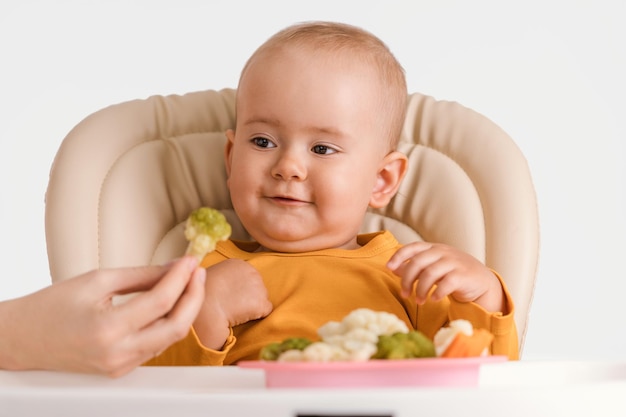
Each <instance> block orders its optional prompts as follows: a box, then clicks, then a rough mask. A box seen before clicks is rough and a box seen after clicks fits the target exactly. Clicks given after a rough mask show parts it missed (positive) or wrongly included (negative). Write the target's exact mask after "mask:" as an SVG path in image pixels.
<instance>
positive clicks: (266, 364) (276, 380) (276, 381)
mask: <svg viewBox="0 0 626 417" xmlns="http://www.w3.org/2000/svg"><path fill="white" fill-rule="evenodd" d="M506 360H507V357H506V356H483V357H474V358H423V359H402V360H382V359H375V360H369V361H367V362H273V361H242V362H239V363H238V366H239V367H241V368H254V369H263V370H264V371H265V384H266V386H267V387H269V388H312V387H344V388H349V387H402V386H404V387H406V386H457V387H458V386H465V387H467V386H476V385H478V378H479V373H480V366H481V365H483V364H488V363H495V362H504V361H506Z"/></svg>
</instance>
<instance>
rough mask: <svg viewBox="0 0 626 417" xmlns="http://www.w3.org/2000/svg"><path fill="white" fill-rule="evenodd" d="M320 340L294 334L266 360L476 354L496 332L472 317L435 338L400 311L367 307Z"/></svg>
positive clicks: (322, 332) (271, 348) (268, 349)
mask: <svg viewBox="0 0 626 417" xmlns="http://www.w3.org/2000/svg"><path fill="white" fill-rule="evenodd" d="M317 333H318V335H319V336H320V340H319V341H312V340H309V339H307V338H302V337H291V338H287V339H285V340H283V341H282V342H275V343H270V344H269V345H266V346H265V347H263V349H261V352H260V354H259V359H260V360H265V361H279V362H332V361H368V360H370V359H412V358H428V357H456V358H459V357H461V358H462V357H470V356H481V355H487V354H488V353H489V346H490V344H491V341H492V340H493V335H492V334H491V333H490V332H488V331H487V330H484V329H474V328H473V326H472V324H471V323H470V322H469V321H467V320H453V321H451V322H450V325H449V326H448V327H444V328H442V329H440V330H439V331H438V332H437V334H436V335H435V337H434V339H433V340H431V339H429V338H428V337H427V336H426V335H424V334H423V333H421V332H420V331H418V330H410V329H409V328H408V327H407V325H406V323H404V322H403V321H402V320H400V319H399V318H398V317H397V316H395V315H394V314H391V313H388V312H384V311H373V310H370V309H367V308H359V309H356V310H353V311H352V312H350V313H349V314H348V315H346V316H345V317H344V318H343V319H342V321H340V322H337V321H329V322H328V323H326V324H324V325H322V326H321V327H320V328H319V329H318V331H317Z"/></svg>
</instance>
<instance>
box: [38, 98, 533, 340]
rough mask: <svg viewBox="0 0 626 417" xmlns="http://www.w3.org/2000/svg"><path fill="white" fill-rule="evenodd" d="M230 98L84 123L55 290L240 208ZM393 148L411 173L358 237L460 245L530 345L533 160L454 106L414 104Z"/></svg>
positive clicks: (177, 243) (57, 237)
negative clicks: (234, 192) (233, 178)
mask: <svg viewBox="0 0 626 417" xmlns="http://www.w3.org/2000/svg"><path fill="white" fill-rule="evenodd" d="M234 102H235V91H234V90H232V89H224V90H221V91H201V92H193V93H189V94H185V95H182V96H180V95H171V96H153V97H150V98H148V99H145V100H134V101H129V102H125V103H120V104H117V105H113V106H110V107H107V108H105V109H102V110H100V111H98V112H96V113H94V114H92V115H90V116H88V117H87V118H86V119H85V120H84V121H82V122H81V123H79V124H78V125H77V126H76V127H75V128H74V129H73V130H72V131H71V132H70V133H69V134H68V135H67V137H66V138H65V140H64V141H63V143H62V145H61V147H60V149H59V151H58V154H57V156H56V158H55V161H54V164H53V166H52V170H51V174H50V182H49V186H48V191H47V197H46V237H47V246H48V256H49V264H50V271H51V275H52V280H53V281H59V280H63V279H66V278H69V277H72V276H75V275H78V274H80V273H82V272H85V271H88V270H91V269H95V268H104V267H119V266H134V265H143V264H148V263H161V262H166V261H167V260H169V259H172V258H174V257H177V256H180V255H181V254H182V253H183V251H184V248H185V246H186V242H185V240H184V237H183V235H182V225H183V222H184V221H185V219H186V218H187V216H188V215H189V213H190V212H191V211H192V210H193V209H195V208H197V207H200V206H211V207H214V208H217V209H220V210H223V211H224V212H225V214H226V215H227V216H228V218H229V221H230V222H231V224H232V225H233V230H234V232H233V237H235V238H238V239H247V238H248V235H247V233H246V231H245V230H244V229H243V228H242V226H241V225H240V223H239V221H238V219H237V218H236V216H235V215H234V212H233V211H232V205H231V202H230V198H229V193H228V189H227V187H226V181H225V180H226V174H225V170H224V163H223V148H224V143H225V140H226V139H225V136H224V133H223V132H224V131H225V130H226V129H228V128H232V127H234V123H235V119H234ZM408 106H409V107H408V113H407V119H406V123H405V126H404V131H403V134H402V139H401V143H400V145H399V150H401V151H402V152H404V153H405V154H406V155H407V156H408V158H409V161H410V162H409V172H408V174H407V177H406V179H405V180H404V182H403V184H402V186H401V188H400V191H399V193H398V195H397V196H396V197H395V198H394V200H392V202H391V204H390V205H389V206H388V207H386V208H384V209H380V210H376V211H372V212H371V213H369V214H368V216H367V219H366V221H365V224H364V225H363V229H362V231H364V232H365V231H374V230H380V229H382V228H387V229H389V230H391V231H392V232H393V233H394V234H395V235H396V236H397V237H398V239H399V240H400V241H401V242H410V241H413V240H416V239H423V240H426V241H432V242H444V243H447V244H450V245H453V246H456V247H458V248H460V249H463V250H465V251H467V252H469V253H471V254H472V255H474V256H475V257H477V258H478V259H480V260H481V261H484V262H485V263H486V265H488V266H489V267H491V268H493V269H495V270H497V271H498V272H499V273H500V274H501V275H502V276H503V277H504V280H505V281H506V283H507V285H508V286H509V288H510V290H511V293H512V294H513V298H514V299H515V302H516V307H517V311H516V321H517V324H518V329H519V332H520V346H521V345H522V344H523V336H524V334H525V329H526V322H527V316H528V311H529V308H530V303H531V299H532V293H533V289H534V281H535V275H536V268H537V262H538V249H539V227H538V218H537V207H536V199H535V192H534V188H533V184H532V180H531V177H530V174H529V170H528V166H527V163H526V160H525V158H524V157H523V155H522V153H521V152H520V150H519V149H518V148H517V146H516V145H515V143H514V142H513V141H512V140H511V138H510V137H509V136H508V135H507V134H506V133H505V132H503V131H502V130H501V129H500V128H499V127H498V126H496V125H495V124H494V123H493V122H491V121H490V120H488V119H487V118H485V117H483V116H482V115H480V114H478V113H477V112H475V111H473V110H470V109H468V108H466V107H463V106H461V105H460V104H458V103H455V102H448V101H437V100H435V99H433V98H432V97H428V96H425V95H422V94H412V95H411V96H410V99H409V104H408Z"/></svg>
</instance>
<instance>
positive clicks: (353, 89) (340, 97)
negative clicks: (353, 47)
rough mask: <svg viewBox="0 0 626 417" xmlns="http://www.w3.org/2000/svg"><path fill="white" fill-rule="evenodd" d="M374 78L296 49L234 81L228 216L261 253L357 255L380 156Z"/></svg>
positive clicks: (383, 146) (257, 65)
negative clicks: (231, 211) (232, 213)
mask: <svg viewBox="0 0 626 417" xmlns="http://www.w3.org/2000/svg"><path fill="white" fill-rule="evenodd" d="M377 85H378V83H377V81H376V79H375V76H374V72H373V71H371V72H370V71H369V70H363V69H359V68H358V67H357V66H355V65H347V64H345V63H344V64H341V63H338V62H337V61H336V60H327V59H320V58H319V57H318V58H312V57H311V54H310V53H309V54H307V53H305V52H303V51H300V50H297V49H293V48H292V49H289V50H288V51H284V52H281V53H280V54H279V55H276V54H274V55H272V56H271V57H264V58H260V59H258V60H257V61H255V62H254V63H253V65H252V66H251V67H249V69H248V71H247V72H246V74H245V75H244V77H243V79H242V82H241V83H240V86H239V90H238V99H237V100H238V101H237V126H236V130H235V132H229V134H228V137H229V142H228V144H227V148H226V159H227V169H228V171H229V179H228V185H229V189H230V192H231V199H232V202H233V205H234V208H235V210H236V212H237V214H238V216H239V218H240V219H241V221H242V223H243V225H244V226H245V228H246V229H247V231H248V232H249V233H250V234H251V236H252V237H253V238H254V239H255V240H257V241H258V242H259V243H260V244H261V245H262V246H263V247H264V248H267V249H269V250H273V251H280V252H303V251H310V250H319V249H324V248H350V249H351V248H355V247H357V243H356V234H357V233H358V230H359V228H360V226H361V223H362V221H363V216H364V214H365V211H366V209H367V207H368V205H369V203H370V199H371V196H372V191H373V189H374V187H375V186H376V185H377V182H378V175H377V172H378V170H379V167H380V165H381V162H382V160H383V158H384V156H385V154H386V153H387V152H388V149H387V146H386V144H387V141H386V139H385V138H383V137H381V135H382V132H383V129H381V127H380V118H382V117H383V116H382V115H381V114H380V112H379V110H378V109H379V108H380V107H379V105H378V103H379V97H378V90H377V88H376V87H375V86H377Z"/></svg>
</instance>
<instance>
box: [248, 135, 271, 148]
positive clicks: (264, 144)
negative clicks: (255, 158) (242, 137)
mask: <svg viewBox="0 0 626 417" xmlns="http://www.w3.org/2000/svg"><path fill="white" fill-rule="evenodd" d="M251 142H252V143H254V144H255V145H256V146H258V147H259V148H275V147H276V144H275V143H274V142H272V141H271V140H269V139H268V138H264V137H261V136H259V137H256V138H252V140H251Z"/></svg>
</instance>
